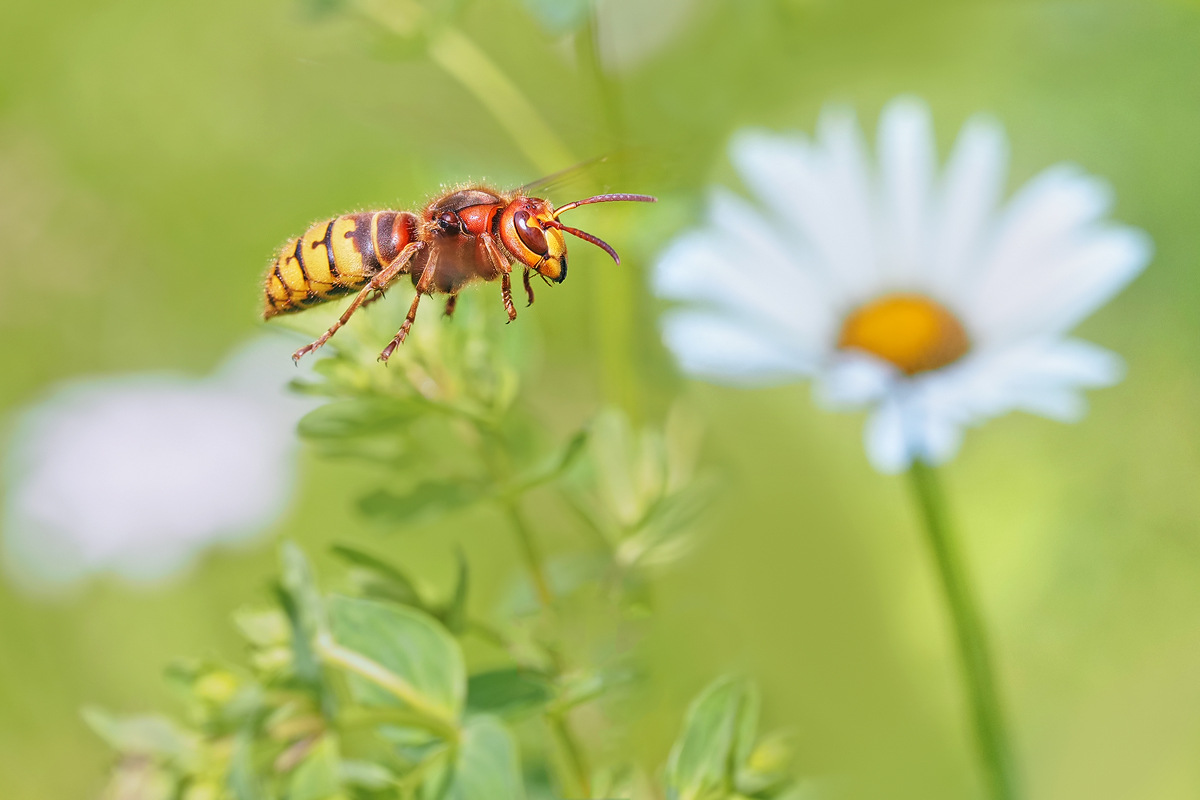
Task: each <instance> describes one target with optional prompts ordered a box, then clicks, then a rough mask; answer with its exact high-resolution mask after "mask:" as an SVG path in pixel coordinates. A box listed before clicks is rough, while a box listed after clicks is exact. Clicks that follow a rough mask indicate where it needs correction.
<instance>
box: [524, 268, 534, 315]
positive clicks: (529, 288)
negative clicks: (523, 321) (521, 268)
mask: <svg viewBox="0 0 1200 800" xmlns="http://www.w3.org/2000/svg"><path fill="white" fill-rule="evenodd" d="M524 279H525V296H526V297H528V298H529V302H528V303H526V304H525V306H526V307H527V308H528V307H529V306H531V305H533V284H532V283H530V282H529V267H526V268H525V275H524Z"/></svg>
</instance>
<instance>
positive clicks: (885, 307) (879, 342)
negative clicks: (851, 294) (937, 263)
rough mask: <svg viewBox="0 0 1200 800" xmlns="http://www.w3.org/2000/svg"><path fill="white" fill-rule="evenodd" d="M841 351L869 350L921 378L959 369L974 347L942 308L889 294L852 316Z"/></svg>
mask: <svg viewBox="0 0 1200 800" xmlns="http://www.w3.org/2000/svg"><path fill="white" fill-rule="evenodd" d="M838 347H840V348H843V349H849V348H852V349H855V350H863V351H865V352H868V353H870V354H872V355H875V356H878V357H879V358H882V359H884V360H885V361H890V362H891V363H893V364H895V365H896V367H897V368H898V369H900V371H901V372H904V373H905V374H908V375H916V374H917V373H918V372H925V371H927V370H931V369H940V368H941V367H944V366H946V365H947V364H953V363H954V362H955V361H957V360H958V359H960V358H962V357H963V356H965V355H966V354H967V351H968V350H970V349H971V343H970V341H969V340H968V339H967V332H966V330H965V329H964V328H963V326H962V323H961V322H959V321H958V318H957V317H955V316H954V315H953V314H951V313H950V312H949V311H948V310H947V309H946V307H945V306H943V305H942V304H940V303H937V302H935V301H933V300H930V299H929V298H928V297H925V296H924V295H919V294H889V295H884V296H883V297H880V298H878V299H876V300H872V301H871V302H869V303H867V304H866V305H864V306H861V307H859V308H858V309H855V310H854V311H853V312H851V314H850V315H849V316H847V317H846V321H845V323H843V325H842V335H841V337H840V338H839V339H838Z"/></svg>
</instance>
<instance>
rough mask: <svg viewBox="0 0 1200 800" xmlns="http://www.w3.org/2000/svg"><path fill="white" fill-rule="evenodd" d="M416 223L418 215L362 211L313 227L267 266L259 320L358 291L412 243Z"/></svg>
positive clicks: (282, 250)
mask: <svg viewBox="0 0 1200 800" xmlns="http://www.w3.org/2000/svg"><path fill="white" fill-rule="evenodd" d="M416 223H417V217H416V215H415V214H411V213H409V212H407V211H366V212H363V213H360V214H343V215H342V216H340V217H334V218H333V219H328V220H324V221H322V222H318V223H316V224H314V225H313V226H312V227H310V228H309V229H308V230H307V231H305V232H304V235H303V236H301V237H300V238H299V239H292V240H291V241H289V242H288V243H287V244H285V245H284V246H283V249H281V250H280V251H279V255H278V256H276V257H275V260H274V261H273V262H271V266H270V268H269V269H268V270H267V279H266V285H265V287H264V289H265V294H266V306H265V308H264V309H263V317H264V318H268V319H269V318H270V317H273V316H275V315H276V314H287V313H289V312H292V311H301V310H303V309H305V308H308V307H309V306H314V305H316V304H317V303H323V302H325V301H326V300H332V299H334V298H335V297H339V296H340V295H344V294H348V293H350V292H353V291H356V290H358V289H361V288H362V287H363V286H365V285H366V283H367V281H369V280H370V279H371V276H373V275H374V274H375V273H377V272H379V271H380V270H381V269H383V265H384V264H388V263H390V262H391V261H392V259H394V258H395V257H396V255H397V254H398V253H399V252H400V251H401V250H402V249H403V248H404V246H405V245H406V244H408V243H409V242H410V241H412V238H413V236H414V235H415V234H416Z"/></svg>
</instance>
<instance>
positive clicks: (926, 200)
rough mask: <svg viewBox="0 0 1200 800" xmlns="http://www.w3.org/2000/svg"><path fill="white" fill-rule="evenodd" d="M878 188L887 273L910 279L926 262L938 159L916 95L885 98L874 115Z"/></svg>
mask: <svg viewBox="0 0 1200 800" xmlns="http://www.w3.org/2000/svg"><path fill="white" fill-rule="evenodd" d="M878 147H879V169H880V183H881V185H880V193H881V198H880V199H881V201H882V205H883V220H882V223H883V229H884V234H883V236H884V248H885V249H884V254H885V259H884V261H883V262H882V264H881V266H882V268H883V270H884V271H885V273H886V278H887V279H889V280H890V281H891V282H893V283H895V284H900V285H905V284H908V285H911V284H912V283H913V282H914V280H915V279H917V278H918V277H920V276H922V275H923V273H924V272H925V270H926V269H927V268H928V264H927V263H926V258H927V243H928V240H929V229H930V222H931V220H930V216H931V210H932V209H931V208H930V200H931V196H932V188H933V171H934V165H935V163H936V161H937V154H936V152H935V150H934V140H933V123H932V121H931V119H930V114H929V107H928V106H926V105H925V104H924V103H923V102H921V101H920V100H917V99H915V98H908V97H902V98H899V99H896V100H893V101H892V102H890V103H888V105H887V107H885V108H884V110H883V115H882V116H881V117H880V120H879V142H878Z"/></svg>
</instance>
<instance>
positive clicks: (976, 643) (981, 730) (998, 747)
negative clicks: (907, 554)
mask: <svg viewBox="0 0 1200 800" xmlns="http://www.w3.org/2000/svg"><path fill="white" fill-rule="evenodd" d="M909 477H910V478H911V479H912V488H913V494H914V495H915V497H916V501H917V505H918V506H919V508H920V511H921V516H922V521H923V522H924V524H925V532H926V534H927V535H928V538H929V545H930V548H931V549H932V550H933V556H934V561H935V562H936V563H937V568H938V574H939V576H940V577H941V579H942V589H943V590H944V591H945V593H946V603H947V604H948V605H949V606H950V616H951V618H952V619H953V622H954V632H955V635H956V638H957V640H958V654H959V658H960V660H961V662H962V670H963V678H964V679H965V682H966V689H967V694H968V699H969V701H970V704H971V713H972V716H973V717H974V725H975V737H976V741H977V744H978V746H979V755H980V757H981V758H982V760H983V766H984V770H985V772H986V779H987V784H988V792H989V795H990V796H991V797H992V798H994V800H1012V799H1013V798H1015V797H1017V789H1016V779H1015V775H1014V769H1013V762H1012V751H1011V750H1010V749H1009V744H1008V738H1007V736H1006V734H1005V729H1004V714H1003V713H1002V711H1001V708H1000V699H999V697H998V695H997V693H996V680H995V676H994V674H993V670H992V663H991V659H990V657H989V655H988V645H987V636H986V635H985V633H984V629H983V620H982V618H981V617H980V615H979V610H978V609H977V608H976V605H975V598H974V596H973V595H972V592H971V585H970V581H969V580H968V577H967V572H966V569H965V568H964V566H963V563H962V557H961V555H960V554H959V552H958V547H957V544H956V543H955V541H954V536H953V532H952V531H951V530H950V524H949V521H948V520H947V513H946V503H945V499H944V497H943V494H942V488H941V483H940V482H939V480H938V474H937V471H936V470H934V468H933V467H931V466H929V465H928V464H924V463H922V462H921V461H919V460H917V461H914V462H913V465H912V467H911V468H910V469H909Z"/></svg>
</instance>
